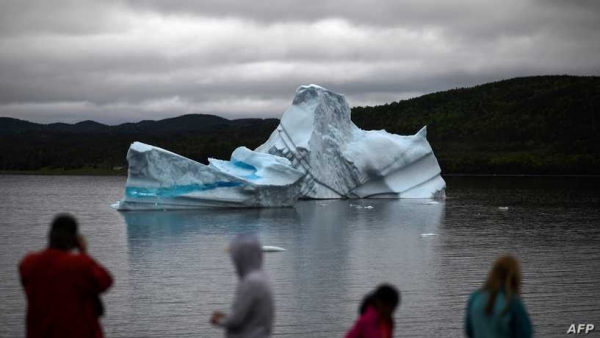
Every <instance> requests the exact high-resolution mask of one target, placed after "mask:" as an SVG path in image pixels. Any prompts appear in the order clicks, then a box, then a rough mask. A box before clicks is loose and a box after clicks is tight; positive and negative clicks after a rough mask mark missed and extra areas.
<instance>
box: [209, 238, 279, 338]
mask: <svg viewBox="0 0 600 338" xmlns="http://www.w3.org/2000/svg"><path fill="white" fill-rule="evenodd" d="M229 253H230V254H231V259H232V261H233V264H234V265H235V270H236V272H237V275H238V277H239V278H240V281H239V283H238V286H237V290H236V293H235V300H234V302H233V306H232V308H231V313H230V314H228V315H225V314H224V313H222V312H219V311H215V312H214V313H213V315H212V318H211V320H210V321H211V323H212V324H214V325H218V326H221V327H224V328H225V336H226V337H228V338H262V337H270V336H271V332H272V327H273V317H274V305H273V294H272V292H271V283H270V282H269V278H268V276H267V274H266V273H265V272H264V271H263V270H262V262H263V253H262V249H261V246H260V243H259V242H258V239H257V238H256V236H254V235H250V234H242V235H238V236H236V237H235V238H234V239H233V241H232V242H231V244H230V246H229Z"/></svg>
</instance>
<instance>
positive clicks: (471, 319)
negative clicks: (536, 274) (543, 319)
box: [465, 255, 533, 338]
mask: <svg viewBox="0 0 600 338" xmlns="http://www.w3.org/2000/svg"><path fill="white" fill-rule="evenodd" d="M520 293H521V271H520V268H519V262H518V261H517V259H516V258H514V257H513V256H511V255H504V256H501V257H500V258H498V260H496V262H495V263H494V266H493V268H492V270H491V271H490V273H489V275H488V278H487V280H486V282H485V284H484V286H483V288H481V289H479V290H477V291H475V292H473V293H472V294H471V297H470V298H469V302H468V304H467V310H466V318H465V333H466V335H467V337H469V338H505V337H506V338H509V337H511V338H512V337H518V338H529V337H532V336H533V329H532V327H531V321H530V320H529V316H528V315H527V310H526V309H525V305H523V302H522V301H521V298H520Z"/></svg>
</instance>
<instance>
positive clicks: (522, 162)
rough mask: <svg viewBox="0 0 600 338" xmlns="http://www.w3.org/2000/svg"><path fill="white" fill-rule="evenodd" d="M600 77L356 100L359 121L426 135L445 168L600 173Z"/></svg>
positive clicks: (522, 81)
mask: <svg viewBox="0 0 600 338" xmlns="http://www.w3.org/2000/svg"><path fill="white" fill-rule="evenodd" d="M599 114H600V78H599V77H574V76H540V77H526V78H516V79H512V80H506V81H500V82H494V83H489V84H485V85H481V86H477V87H473V88H464V89H454V90H449V91H445V92H440V93H434V94H429V95H424V96H421V97H418V98H414V99H411V100H405V101H400V102H392V103H389V104H386V105H382V106H376V107H355V108H353V110H352V119H353V120H354V122H355V123H356V124H357V125H358V126H359V127H361V128H363V129H386V130H387V131H389V132H392V133H398V134H404V135H406V134H414V133H415V132H417V131H418V130H419V129H420V128H421V127H422V126H424V125H427V130H428V139H429V141H430V143H431V145H432V147H433V149H434V152H435V153H436V155H437V157H438V160H439V162H440V166H441V167H442V171H443V172H445V173H486V174H600V136H599V135H598V127H599V120H600V115H599Z"/></svg>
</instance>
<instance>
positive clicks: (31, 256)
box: [19, 250, 46, 266]
mask: <svg viewBox="0 0 600 338" xmlns="http://www.w3.org/2000/svg"><path fill="white" fill-rule="evenodd" d="M45 251H46V250H42V251H29V252H28V253H26V254H25V256H23V258H22V259H21V262H20V263H19V265H21V266H23V265H28V264H30V263H32V262H35V261H36V260H38V259H39V257H40V256H42V255H43V254H44V252H45Z"/></svg>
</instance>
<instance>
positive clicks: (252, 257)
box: [229, 234, 263, 278]
mask: <svg viewBox="0 0 600 338" xmlns="http://www.w3.org/2000/svg"><path fill="white" fill-rule="evenodd" d="M229 252H230V254H231V260H232V261H233V265H234V266H235V270H236V272H237V274H238V276H239V277H240V278H244V276H246V275H247V274H249V273H250V272H252V271H255V270H260V268H261V267H262V262H263V252H262V249H261V246H260V242H259V241H258V238H257V237H256V236H255V235H253V234H240V235H237V236H235V238H234V239H233V240H232V241H231V244H230V245H229Z"/></svg>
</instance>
